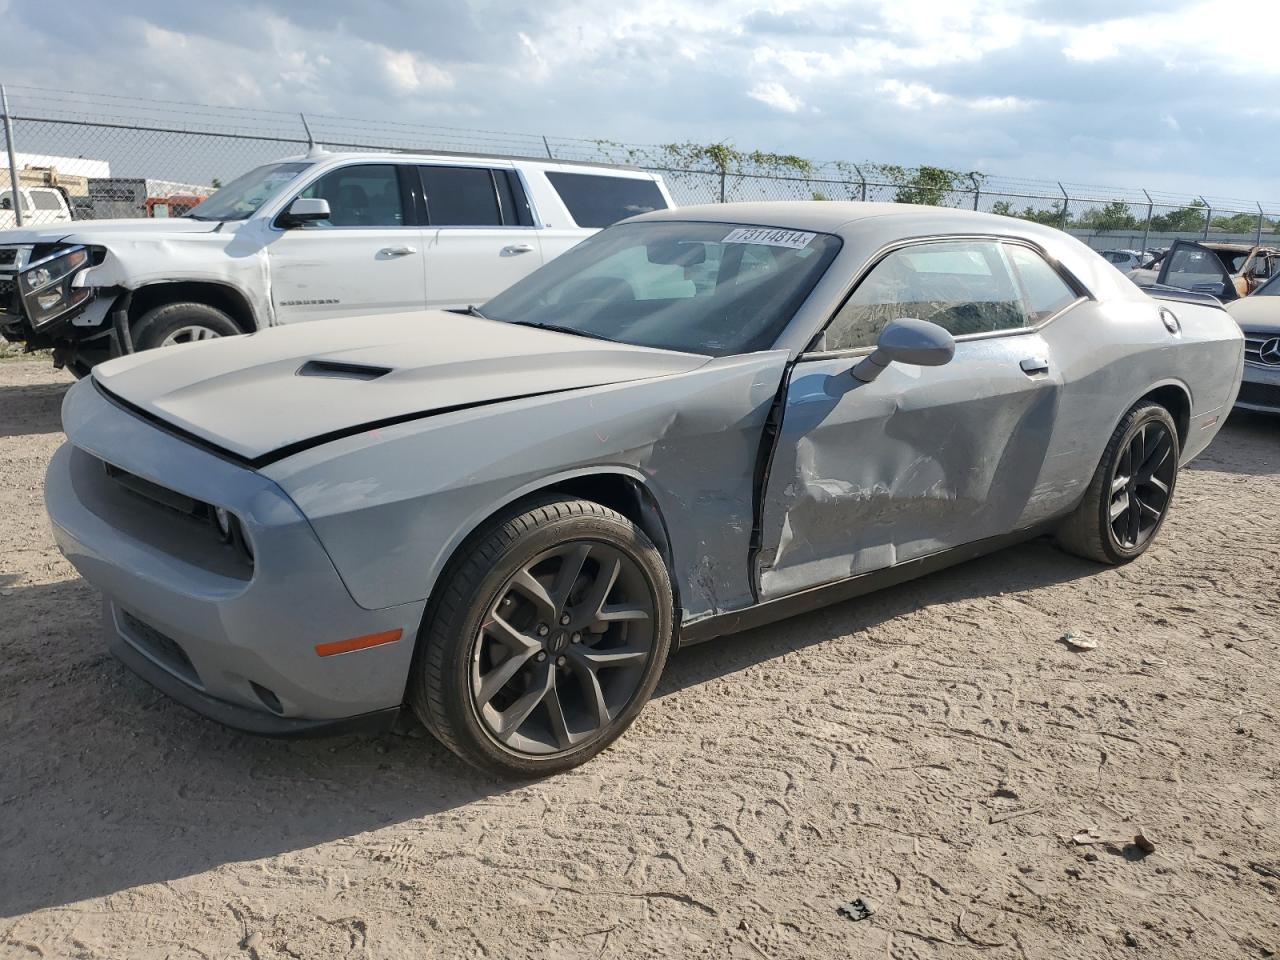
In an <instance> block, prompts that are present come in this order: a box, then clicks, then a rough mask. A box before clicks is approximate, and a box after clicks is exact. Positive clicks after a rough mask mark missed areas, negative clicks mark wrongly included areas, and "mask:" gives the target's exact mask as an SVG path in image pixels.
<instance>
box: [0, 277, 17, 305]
mask: <svg viewBox="0 0 1280 960" xmlns="http://www.w3.org/2000/svg"><path fill="white" fill-rule="evenodd" d="M17 292H18V285H17V283H15V282H14V281H13V280H10V279H9V278H8V277H0V310H4V309H6V308H7V307H8V306H9V305H10V303H9V302H10V301H11V300H12V299H13V295H14V294H15V293H17Z"/></svg>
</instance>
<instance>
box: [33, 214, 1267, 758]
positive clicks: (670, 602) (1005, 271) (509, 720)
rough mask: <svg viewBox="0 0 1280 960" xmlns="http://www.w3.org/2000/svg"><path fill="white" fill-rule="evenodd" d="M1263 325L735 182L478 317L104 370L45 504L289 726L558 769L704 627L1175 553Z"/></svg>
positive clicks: (997, 227)
mask: <svg viewBox="0 0 1280 960" xmlns="http://www.w3.org/2000/svg"><path fill="white" fill-rule="evenodd" d="M1175 296H1179V295H1176V294H1175ZM353 331H354V332H353ZM1243 346H1244V341H1243V338H1242V336H1241V333H1240V329H1239V327H1238V326H1237V325H1236V324H1235V323H1234V322H1233V321H1232V320H1231V318H1230V317H1229V316H1228V315H1227V313H1226V312H1225V311H1224V310H1223V309H1222V308H1221V306H1220V305H1218V304H1217V303H1216V302H1215V301H1213V300H1212V298H1209V297H1195V296H1191V295H1186V296H1185V297H1184V298H1183V299H1173V300H1168V299H1152V298H1151V297H1149V296H1147V295H1146V294H1145V293H1143V292H1142V291H1140V290H1139V289H1138V288H1137V287H1135V286H1134V285H1133V284H1131V283H1129V282H1128V281H1127V280H1125V279H1124V277H1123V276H1122V275H1120V274H1119V273H1117V272H1116V271H1115V270H1114V269H1113V268H1112V267H1111V265H1110V264H1108V263H1107V262H1106V261H1105V260H1103V259H1102V258H1101V257H1099V256H1098V255H1097V254H1096V253H1094V252H1093V251H1091V250H1089V249H1088V248H1087V247H1085V246H1084V245H1083V244H1081V243H1080V242H1079V241H1077V240H1075V239H1073V238H1071V237H1069V236H1067V235H1066V234H1064V233H1061V232H1059V231H1057V230H1054V229H1051V228H1048V227H1043V226H1040V225H1037V224H1033V223H1028V222H1025V221H1019V220H1013V219H1010V218H1005V217H997V216H992V215H989V214H983V213H976V212H969V211H961V210H948V209H940V208H930V207H916V206H900V205H894V204H870V203H841V202H793V203H742V204H726V205H712V206H700V207H693V208H686V209H681V210H678V211H665V212H656V213H650V214H647V215H644V216H641V217H638V218H634V219H631V220H628V221H626V222H624V223H621V224H618V225H616V226H613V227H610V228H608V229H606V230H604V231H602V232H600V233H599V234H597V235H596V236H594V237H592V238H590V239H589V240H587V241H585V242H584V243H582V244H580V245H579V246H577V247H576V248H575V249H573V250H571V251H570V252H568V253H566V254H565V255H563V256H562V257H560V258H559V259H557V260H554V261H553V262H551V263H549V264H547V265H546V266H545V267H543V268H542V269H541V270H538V271H536V272H535V273H533V274H532V275H530V276H528V277H526V278H525V279H523V280H521V281H520V282H519V283H516V284H515V285H514V286H512V287H511V288H510V289H508V290H506V291H504V292H503V293H501V294H499V295H498V296H497V297H494V298H493V299H492V300H490V301H488V302H487V303H485V304H484V305H482V307H480V308H479V309H472V310H471V311H469V313H467V314H452V313H444V312H435V313H429V314H426V315H412V316H407V315H400V316H386V317H367V318H363V319H362V320H361V321H360V322H359V324H358V325H353V324H351V323H348V322H342V321H329V322H321V323H314V324H307V325H304V326H301V327H294V328H291V329H281V330H268V331H265V332H263V333H261V334H257V335H255V336H252V337H239V338H228V339H224V340H220V341H215V342H212V343H203V344H188V345H185V346H180V347H176V348H173V349H169V350H162V351H157V352H155V353H151V354H141V355H137V356H133V357H126V358H122V359H119V360H115V361H112V362H110V363H106V364H103V365H101V366H99V367H97V368H96V369H95V370H94V372H93V375H92V377H91V378H89V379H87V380H84V381H82V382H80V383H78V384H76V385H75V386H73V387H72V388H71V390H70V391H69V392H68V394H67V397H66V401H65V403H64V407H63V423H64V426H65V429H66V433H67V437H68V440H67V442H66V443H65V444H64V445H63V446H62V447H61V448H60V449H59V450H58V452H57V453H56V454H55V456H54V457H53V460H52V462H51V463H50V466H49V471H48V476H47V482H46V493H45V497H46V504H47V507H48V512H49V516H50V517H51V519H52V523H53V529H54V535H55V537H56V539H57V542H58V545H59V547H60V548H61V550H62V552H63V553H64V554H65V555H66V556H67V558H68V559H69V560H70V561H71V562H72V563H73V564H74V565H75V566H76V567H77V569H79V570H80V572H81V573H82V574H83V575H84V577H85V578H86V579H87V580H88V581H89V582H90V583H92V584H94V585H95V586H96V587H98V588H99V589H100V590H101V591H102V593H103V595H104V597H105V631H106V636H107V642H108V644H109V646H110V647H111V649H112V650H113V651H114V652H115V653H116V655H117V656H118V657H119V658H120V659H122V660H123V661H124V662H125V663H126V664H128V665H129V666H130V667H131V668H132V669H133V670H135V671H136V672H138V673H139V674H141V675H142V676H144V677H146V678H147V679H148V680H150V681H151V682H152V683H153V684H155V685H156V686H157V687H159V688H160V689H162V690H164V691H166V692H167V693H169V694H170V695H171V696H173V697H174V698H176V699H177V700H179V701H181V702H182V703H184V704H186V705H188V706H190V707H192V708H193V709H195V710H197V711H199V712H201V713H204V714H207V715H208V716H211V717H214V718H216V719H218V720H220V721H222V722H223V723H226V724H229V725H231V726H235V727H240V728H243V729H247V730H251V731H257V732H262V733H274V734H291V733H309V732H310V733H314V732H319V731H324V730H332V729H341V728H350V727H351V726H353V725H362V724H377V723H386V722H388V721H389V720H390V719H391V718H392V717H394V716H395V715H396V714H397V711H399V710H400V709H401V708H402V706H407V707H408V709H410V710H411V711H412V712H413V713H414V714H415V715H416V716H417V717H418V718H419V719H421V721H422V722H423V723H424V724H425V725H426V727H427V728H428V729H429V730H430V731H432V732H433V733H434V734H435V735H436V736H437V737H438V738H439V739H440V740H441V741H443V742H444V743H445V744H447V745H448V746H449V747H450V748H451V749H452V750H454V751H455V752H457V753H458V754H459V755H460V756H462V757H463V758H465V759H466V760H468V761H470V762H472V763H474V764H476V765H479V766H481V767H483V768H485V769H488V770H492V771H497V772H499V773H504V774H515V775H536V774H542V773H551V772H555V771H559V770H564V769H567V768H569V767H572V766H574V765H576V764H579V763H582V762H583V761H585V760H587V759H588V758H590V757H591V756H592V755H594V754H595V753H597V752H598V751H599V750H601V749H603V748H604V747H605V746H606V745H607V744H608V743H610V742H611V741H612V740H614V739H615V738H616V737H617V736H618V735H619V734H621V733H622V731H623V730H624V729H625V728H626V727H627V726H628V725H629V724H630V723H631V722H632V721H633V720H634V719H635V717H636V715H637V713H638V712H639V711H640V709H641V707H642V706H643V705H644V703H645V701H646V700H648V698H649V697H650V695H651V694H652V693H653V690H654V687H655V685H656V683H657V682H658V677H659V674H660V673H661V671H662V669H663V665H664V664H665V663H666V661H667V656H668V653H669V652H670V651H671V650H672V648H673V647H676V646H682V645H687V644H692V643H696V642H698V641H702V640H707V639H710V638H712V637H716V636H719V635H722V634H728V633H733V632H735V631H740V630H743V629H746V628H748V627H752V626H756V625H760V624H763V623H766V622H769V621H773V620H777V619H779V618H782V617H786V616H790V615H792V614H795V613H798V612H801V611H803V610H807V609H811V608H814V607H816V606H819V605H821V604H825V603H830V602H834V601H837V600H842V599H847V598H850V597H854V596H857V595H859V594H863V593H866V592H867V591H869V590H872V589H874V588H876V587H879V586H882V585H885V584H890V583H897V582H901V581H903V580H907V579H909V578H911V577H915V576H919V575H921V574H924V573H927V572H929V571H931V570H936V569H938V568H941V567H944V566H947V565H949V564H952V563H955V562H957V561H960V560H963V559H965V558H968V557H973V556H977V555H979V554H982V553H986V552H989V551H991V550H994V549H997V548H999V547H1001V546H1003V545H1006V544H1010V543H1013V542H1016V541H1019V540H1023V539H1026V538H1029V537H1032V536H1035V535H1037V534H1040V533H1045V532H1050V533H1053V534H1055V535H1056V537H1057V539H1058V542H1059V543H1060V544H1061V545H1062V546H1063V547H1064V548H1065V549H1067V550H1068V551H1070V552H1072V553H1076V554H1078V555H1080V556H1083V557H1088V558H1090V559H1093V560H1096V561H1099V562H1102V563H1110V564H1118V563H1125V562H1127V561H1130V560H1133V559H1134V558H1136V557H1138V556H1140V555H1141V554H1142V553H1143V552H1144V551H1145V550H1146V549H1147V548H1148V546H1150V544H1151V542H1152V539H1153V538H1154V537H1155V536H1156V534H1157V532H1158V531H1159V530H1160V527H1161V524H1162V523H1163V521H1164V519H1165V517H1166V515H1167V513H1168V510H1169V506H1170V503H1171V501H1172V498H1173V495H1174V490H1175V484H1176V482H1177V478H1178V470H1179V467H1180V466H1181V465H1183V464H1185V463H1186V462H1187V461H1188V460H1190V459H1191V458H1192V457H1194V456H1196V455H1197V454H1198V453H1199V452H1200V451H1201V450H1203V449H1204V447H1205V446H1206V445H1207V444H1208V443H1209V442H1210V440H1212V439H1213V437H1214V435H1215V434H1216V433H1217V431H1218V428H1219V426H1220V425H1221V422H1222V419H1223V418H1224V417H1225V416H1226V414H1227V412H1228V411H1229V410H1230V408H1231V404H1232V403H1233V402H1234V400H1235V397H1236V391H1237V389H1238V388H1239V384H1240V373H1241V365H1242V356H1243Z"/></svg>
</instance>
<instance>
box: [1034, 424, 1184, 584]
mask: <svg viewBox="0 0 1280 960" xmlns="http://www.w3.org/2000/svg"><path fill="white" fill-rule="evenodd" d="M1181 454H1182V448H1181V445H1180V443H1179V442H1178V428H1177V425H1176V424H1175V423H1174V422H1173V417H1172V416H1171V415H1170V413H1169V411H1168V410H1166V409H1165V408H1164V407H1162V406H1160V405H1159V404H1157V403H1151V402H1149V401H1143V402H1141V403H1138V404H1136V405H1135V406H1134V407H1133V408H1132V409H1130V411H1129V412H1128V413H1127V414H1125V416H1124V419H1122V420H1121V421H1120V423H1119V425H1118V426H1117V427H1116V429H1115V432H1114V433H1113V434H1112V435H1111V440H1110V442H1108V444H1107V449H1106V451H1105V452H1104V453H1103V455H1102V462H1101V463H1099V464H1098V469H1097V471H1096V472H1095V473H1094V475H1093V480H1092V481H1091V482H1090V484H1089V488H1088V490H1086V491H1085V495H1084V499H1083V500H1081V501H1080V505H1079V506H1078V507H1076V509H1075V511H1074V512H1073V513H1072V514H1071V515H1070V516H1069V517H1067V519H1066V520H1064V521H1063V522H1062V525H1061V526H1060V527H1059V528H1058V530H1057V541H1058V546H1060V547H1061V548H1062V549H1063V550H1065V551H1067V552H1068V553H1074V554H1075V555H1076V556H1080V557H1084V558H1086V559H1088V560H1096V561H1098V562H1099V563H1106V564H1112V565H1115V564H1121V563H1128V562H1129V561H1130V560H1133V559H1135V558H1137V557H1140V556H1141V555H1142V554H1143V553H1145V552H1146V550H1147V548H1148V547H1149V546H1151V542H1152V541H1153V540H1154V539H1155V537H1156V534H1157V533H1159V531H1160V527H1161V526H1163V525H1164V520H1165V517H1167V516H1168V514H1169V505H1170V504H1171V503H1172V502H1173V491H1174V487H1175V486H1176V485H1177V480H1178V459H1179V457H1180V456H1181ZM1135 461H1137V462H1138V466H1137V467H1136V469H1135V467H1134V462H1135ZM1122 506H1123V507H1124V512H1123V513H1122V514H1120V515H1119V516H1114V511H1116V510H1119V509H1120V508H1121V507H1122ZM1135 517H1136V519H1135Z"/></svg>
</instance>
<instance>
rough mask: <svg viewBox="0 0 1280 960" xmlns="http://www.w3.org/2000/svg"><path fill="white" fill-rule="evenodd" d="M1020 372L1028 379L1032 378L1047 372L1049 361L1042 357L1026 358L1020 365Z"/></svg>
mask: <svg viewBox="0 0 1280 960" xmlns="http://www.w3.org/2000/svg"><path fill="white" fill-rule="evenodd" d="M1018 366H1020V367H1021V368H1022V372H1023V373H1025V374H1026V375H1027V376H1028V377H1034V376H1035V375H1036V374H1037V373H1048V372H1049V361H1048V360H1046V359H1045V358H1044V357H1027V359H1025V360H1023V361H1022V362H1021V363H1020V364H1018Z"/></svg>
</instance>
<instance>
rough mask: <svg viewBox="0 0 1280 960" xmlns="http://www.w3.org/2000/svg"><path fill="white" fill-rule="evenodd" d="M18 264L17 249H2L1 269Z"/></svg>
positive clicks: (0, 257) (0, 255) (0, 253)
mask: <svg viewBox="0 0 1280 960" xmlns="http://www.w3.org/2000/svg"><path fill="white" fill-rule="evenodd" d="M17 262H18V248H17V247H0V267H11V266H13V265H14V264H15V263H17Z"/></svg>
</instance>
